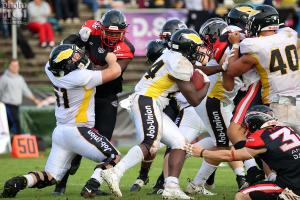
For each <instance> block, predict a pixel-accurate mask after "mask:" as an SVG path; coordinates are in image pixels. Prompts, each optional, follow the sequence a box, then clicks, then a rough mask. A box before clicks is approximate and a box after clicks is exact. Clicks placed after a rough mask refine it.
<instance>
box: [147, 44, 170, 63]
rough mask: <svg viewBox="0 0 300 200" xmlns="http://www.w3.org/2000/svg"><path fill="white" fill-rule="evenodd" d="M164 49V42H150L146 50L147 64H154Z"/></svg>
mask: <svg viewBox="0 0 300 200" xmlns="http://www.w3.org/2000/svg"><path fill="white" fill-rule="evenodd" d="M165 49H166V44H165V42H163V41H161V40H152V41H150V42H149V43H148V45H147V48H146V56H147V62H148V63H151V64H152V63H154V62H155V61H156V60H157V59H158V58H159V57H160V56H161V54H162V52H163V50H165Z"/></svg>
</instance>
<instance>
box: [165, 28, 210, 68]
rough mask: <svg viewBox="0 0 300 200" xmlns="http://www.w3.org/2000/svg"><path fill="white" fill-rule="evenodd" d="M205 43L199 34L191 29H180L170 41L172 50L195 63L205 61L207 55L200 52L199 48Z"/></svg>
mask: <svg viewBox="0 0 300 200" xmlns="http://www.w3.org/2000/svg"><path fill="white" fill-rule="evenodd" d="M200 46H204V43H203V41H202V39H201V38H200V36H199V35H198V33H197V32H196V31H194V30H191V29H180V30H178V31H176V32H175V33H174V34H173V35H172V36H171V39H170V48H171V50H173V51H177V52H180V53H181V54H182V55H183V56H184V57H186V58H187V59H188V60H190V61H191V63H193V64H194V63H195V62H196V61H200V62H201V60H203V59H204V58H205V56H206V54H204V53H202V52H199V51H198V48H199V47H200Z"/></svg>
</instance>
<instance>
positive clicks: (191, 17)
mask: <svg viewBox="0 0 300 200" xmlns="http://www.w3.org/2000/svg"><path fill="white" fill-rule="evenodd" d="M185 6H186V8H187V9H188V11H189V13H188V17H187V22H186V24H187V26H188V27H189V28H192V29H194V30H195V31H197V32H198V31H199V29H200V27H201V25H202V24H203V23H204V22H205V21H206V20H208V19H209V18H212V17H216V16H217V15H216V14H215V10H216V6H217V3H216V2H215V0H185Z"/></svg>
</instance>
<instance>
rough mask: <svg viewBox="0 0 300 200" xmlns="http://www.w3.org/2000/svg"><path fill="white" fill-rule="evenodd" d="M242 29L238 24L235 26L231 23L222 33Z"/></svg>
mask: <svg viewBox="0 0 300 200" xmlns="http://www.w3.org/2000/svg"><path fill="white" fill-rule="evenodd" d="M240 31H242V29H241V28H240V27H238V26H234V25H229V26H227V27H225V28H224V29H223V31H222V33H221V34H222V35H223V34H225V33H233V32H240Z"/></svg>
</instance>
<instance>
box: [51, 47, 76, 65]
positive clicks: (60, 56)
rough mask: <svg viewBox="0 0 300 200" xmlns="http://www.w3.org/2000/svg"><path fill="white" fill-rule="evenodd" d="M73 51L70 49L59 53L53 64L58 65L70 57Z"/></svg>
mask: <svg viewBox="0 0 300 200" xmlns="http://www.w3.org/2000/svg"><path fill="white" fill-rule="evenodd" d="M72 54H73V50H72V49H66V50H64V51H61V52H60V53H59V54H58V55H57V56H56V58H55V60H54V62H56V63H59V62H60V61H62V60H65V59H68V58H70V57H71V56H72Z"/></svg>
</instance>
